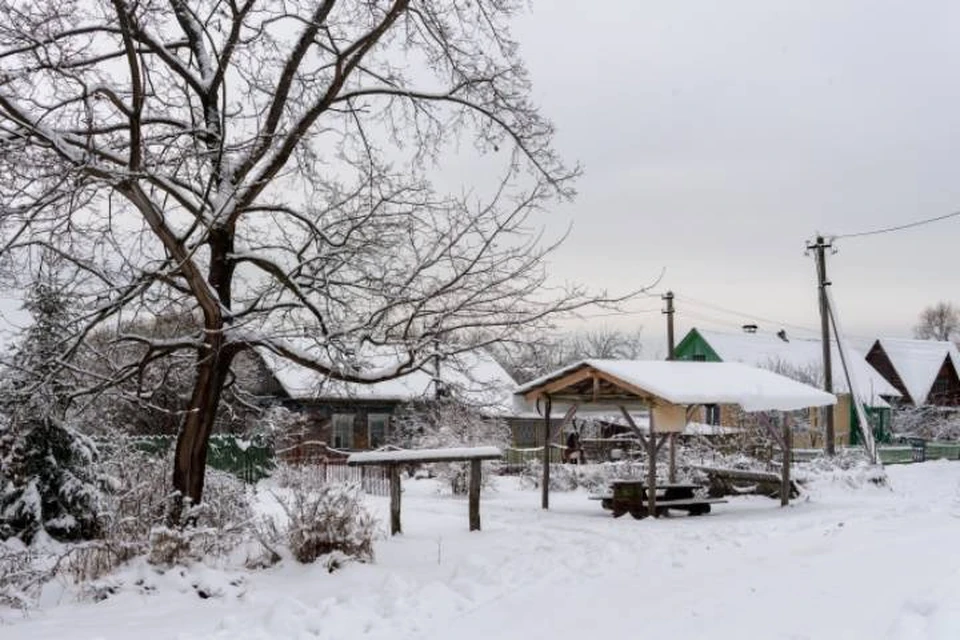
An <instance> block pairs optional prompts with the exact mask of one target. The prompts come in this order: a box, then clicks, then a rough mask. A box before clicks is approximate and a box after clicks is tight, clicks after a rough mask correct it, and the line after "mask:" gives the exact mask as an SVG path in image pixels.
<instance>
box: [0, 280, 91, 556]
mask: <svg viewBox="0 0 960 640" xmlns="http://www.w3.org/2000/svg"><path fill="white" fill-rule="evenodd" d="M25 307H26V309H27V310H28V311H29V312H30V314H31V315H32V316H33V319H34V323H33V325H32V326H30V327H29V328H28V329H27V331H26V333H25V334H24V336H23V338H22V341H21V342H20V344H19V345H18V346H17V348H16V349H15V351H14V353H13V357H12V358H11V361H10V362H9V363H8V364H7V365H6V367H5V368H6V372H5V375H4V381H3V383H2V385H0V540H6V539H7V538H10V537H18V538H20V539H22V540H23V541H24V542H26V543H28V544H29V543H31V542H33V541H34V539H35V538H36V536H37V534H38V533H40V532H41V531H44V532H46V533H47V534H48V535H50V536H51V537H53V538H55V539H57V540H62V541H66V540H77V539H85V538H90V537H92V536H94V535H96V533H97V529H98V513H99V507H100V501H99V491H98V489H97V485H96V481H95V477H94V470H93V464H92V463H93V461H94V457H95V455H96V451H95V448H94V447H93V444H92V443H91V442H90V441H89V440H88V439H87V438H85V437H84V436H82V435H81V434H79V433H78V432H76V431H75V430H74V429H72V428H71V427H70V426H69V424H68V423H67V420H66V413H67V406H68V403H69V397H68V390H69V387H70V382H69V377H68V376H67V375H66V373H65V372H66V370H65V368H64V367H63V363H62V349H63V346H62V345H63V340H64V336H65V335H67V334H68V332H69V323H70V313H69V312H70V309H69V304H68V300H67V297H66V296H65V294H64V292H63V289H62V288H61V286H60V285H59V283H58V282H57V280H56V278H55V277H54V276H50V275H47V276H41V278H40V279H39V280H38V281H37V282H35V283H34V285H33V288H32V290H31V291H30V292H29V294H28V296H27V300H26V303H25Z"/></svg>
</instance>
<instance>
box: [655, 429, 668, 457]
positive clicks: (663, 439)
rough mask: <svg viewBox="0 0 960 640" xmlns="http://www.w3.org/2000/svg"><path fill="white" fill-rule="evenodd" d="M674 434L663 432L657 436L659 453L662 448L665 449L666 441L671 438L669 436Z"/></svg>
mask: <svg viewBox="0 0 960 640" xmlns="http://www.w3.org/2000/svg"><path fill="white" fill-rule="evenodd" d="M670 435H672V434H669V433H663V434H661V435H659V436H658V437H657V453H658V454H659V453H660V449H663V445H664V443H665V442H666V441H667V440H668V439H669V436H670Z"/></svg>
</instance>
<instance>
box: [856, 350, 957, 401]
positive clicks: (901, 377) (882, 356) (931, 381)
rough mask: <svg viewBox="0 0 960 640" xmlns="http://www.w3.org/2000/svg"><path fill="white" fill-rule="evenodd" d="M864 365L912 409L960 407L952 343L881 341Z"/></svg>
mask: <svg viewBox="0 0 960 640" xmlns="http://www.w3.org/2000/svg"><path fill="white" fill-rule="evenodd" d="M867 361H868V362H870V364H872V365H873V367H874V368H875V369H876V370H877V371H879V372H880V373H881V374H882V375H883V377H884V378H886V379H887V380H888V381H889V382H890V384H892V385H893V386H894V387H896V388H897V389H898V390H899V391H900V394H901V395H902V398H901V402H902V403H904V404H910V405H914V406H922V405H933V406H944V407H956V406H960V377H958V371H960V352H958V351H957V347H956V346H955V345H954V344H953V343H952V342H940V341H936V340H904V339H895V338H880V339H879V340H877V341H876V342H875V343H873V346H872V347H871V348H870V351H868V352H867Z"/></svg>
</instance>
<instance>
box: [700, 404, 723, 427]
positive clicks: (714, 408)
mask: <svg viewBox="0 0 960 640" xmlns="http://www.w3.org/2000/svg"><path fill="white" fill-rule="evenodd" d="M703 408H704V409H705V412H706V415H705V417H704V422H706V423H707V424H712V425H718V424H720V405H717V404H706V405H704V406H703Z"/></svg>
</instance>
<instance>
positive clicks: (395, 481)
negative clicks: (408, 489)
mask: <svg viewBox="0 0 960 640" xmlns="http://www.w3.org/2000/svg"><path fill="white" fill-rule="evenodd" d="M388 469H389V471H390V535H392V536H395V535H397V534H398V533H403V530H402V529H401V527H400V467H399V465H396V464H391V465H390V466H389V467H388Z"/></svg>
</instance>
